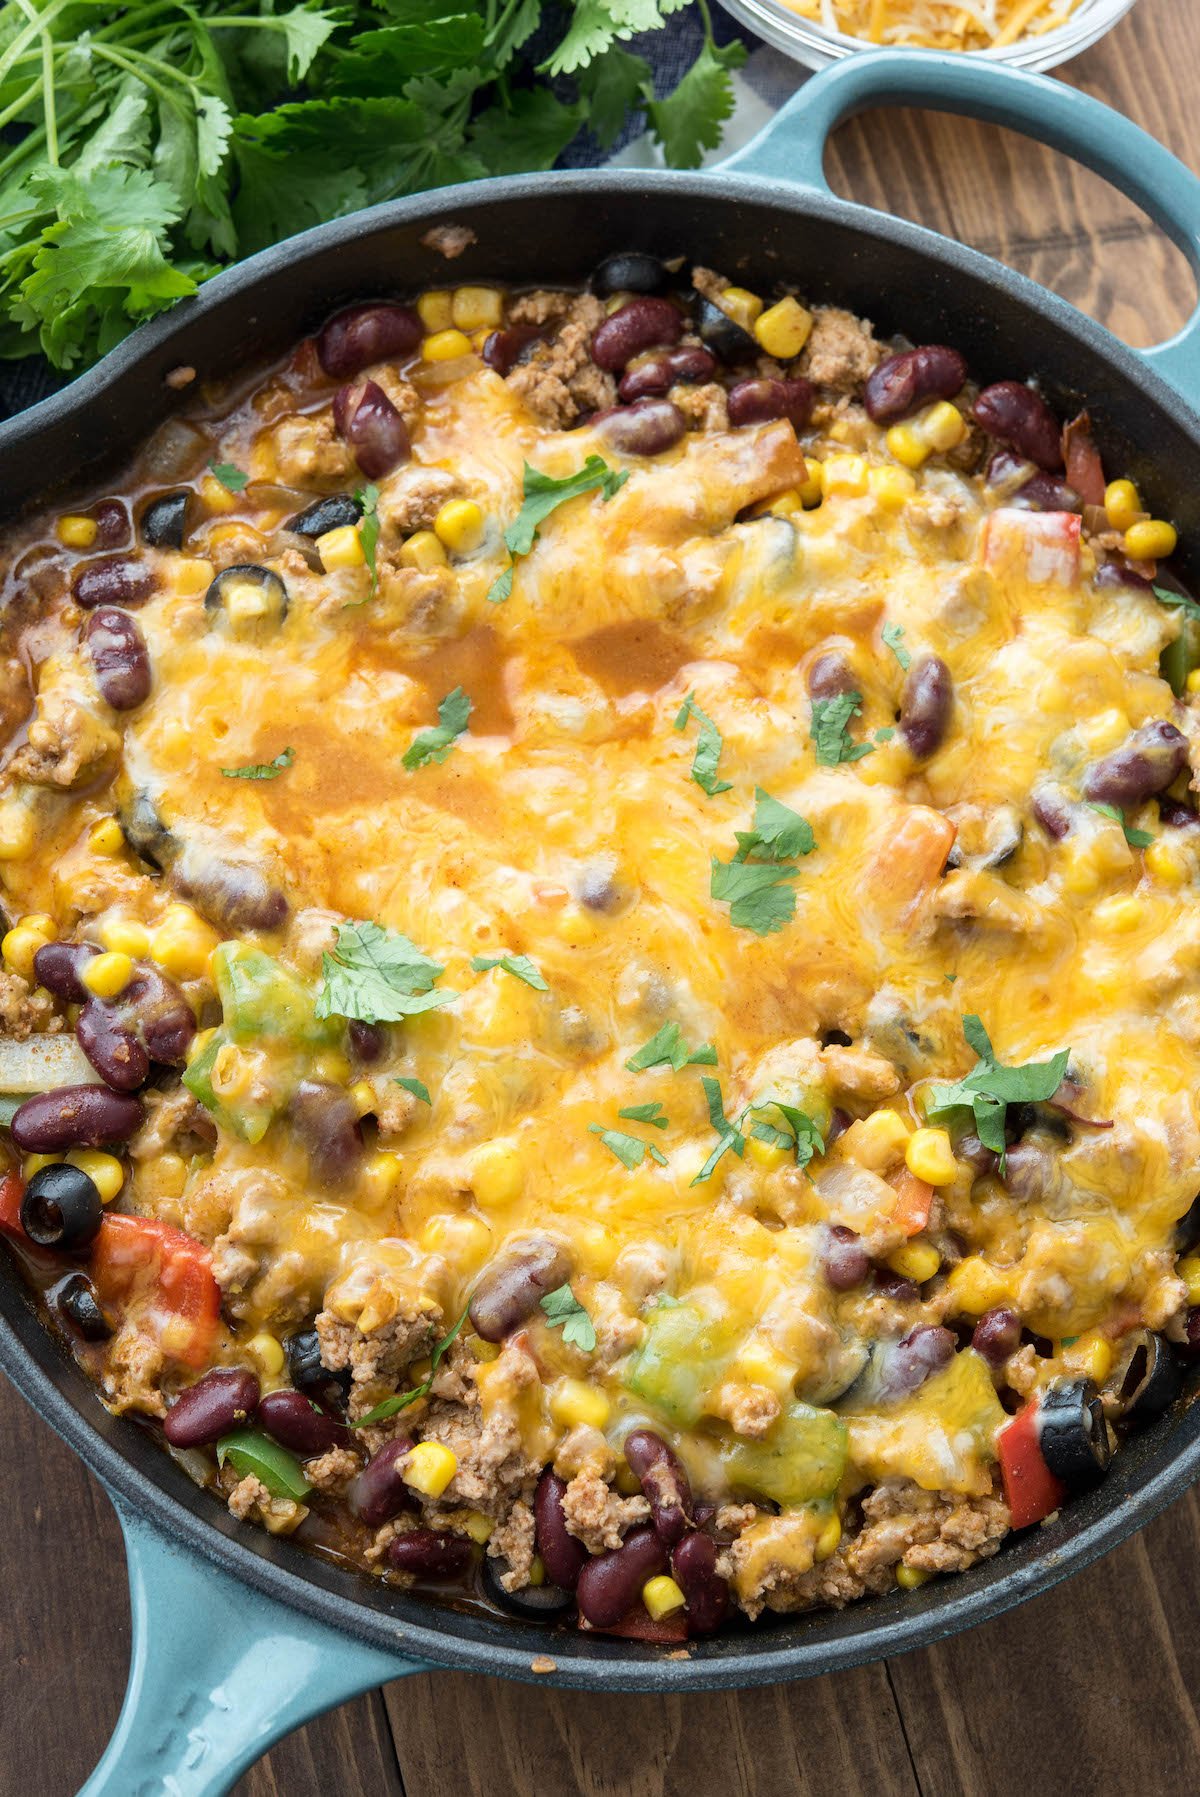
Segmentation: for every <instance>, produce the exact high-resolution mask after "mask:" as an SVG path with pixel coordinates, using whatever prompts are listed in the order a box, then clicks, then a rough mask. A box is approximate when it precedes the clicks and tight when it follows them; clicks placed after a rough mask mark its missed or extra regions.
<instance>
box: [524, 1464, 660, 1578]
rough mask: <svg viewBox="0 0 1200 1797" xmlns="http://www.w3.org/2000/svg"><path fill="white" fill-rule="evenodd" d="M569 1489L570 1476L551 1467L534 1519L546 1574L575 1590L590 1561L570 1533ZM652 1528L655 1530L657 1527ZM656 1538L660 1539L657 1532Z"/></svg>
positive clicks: (537, 1498)
mask: <svg viewBox="0 0 1200 1797" xmlns="http://www.w3.org/2000/svg"><path fill="white" fill-rule="evenodd" d="M566 1489H567V1482H566V1480H565V1479H560V1478H559V1476H558V1474H557V1473H555V1472H551V1470H550V1468H549V1467H547V1468H546V1470H545V1472H544V1473H543V1474H542V1476H541V1478H540V1479H539V1480H538V1482H537V1490H536V1491H535V1492H534V1496H533V1521H534V1533H535V1538H536V1541H537V1551H538V1553H539V1555H540V1556H541V1561H542V1565H543V1566H544V1567H545V1568H546V1577H547V1578H548V1579H549V1580H550V1582H551V1584H552V1585H561V1586H562V1589H563V1590H564V1591H574V1589H575V1587H576V1585H577V1584H578V1583H579V1575H580V1573H581V1572H582V1570H583V1568H584V1566H585V1565H586V1564H587V1559H588V1553H587V1549H586V1548H585V1547H584V1545H583V1543H582V1542H581V1541H576V1539H575V1537H574V1535H570V1534H568V1533H567V1519H566V1517H565V1516H564V1515H563V1496H564V1494H565V1492H566ZM648 1532H649V1533H650V1534H653V1530H650V1531H648ZM654 1538H655V1540H657V1539H658V1537H657V1536H655V1537H654Z"/></svg>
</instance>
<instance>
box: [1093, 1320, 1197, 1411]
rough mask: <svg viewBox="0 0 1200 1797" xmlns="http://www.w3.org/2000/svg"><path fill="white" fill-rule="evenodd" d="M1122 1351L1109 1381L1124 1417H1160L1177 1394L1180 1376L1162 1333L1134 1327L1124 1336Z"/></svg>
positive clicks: (1180, 1382) (1180, 1380)
mask: <svg viewBox="0 0 1200 1797" xmlns="http://www.w3.org/2000/svg"><path fill="white" fill-rule="evenodd" d="M1122 1347H1123V1348H1124V1350H1125V1352H1124V1354H1123V1356H1122V1360H1121V1365H1120V1368H1119V1370H1118V1372H1117V1373H1116V1375H1115V1377H1114V1378H1113V1379H1111V1380H1110V1381H1109V1383H1110V1386H1111V1388H1112V1389H1113V1390H1114V1391H1115V1392H1116V1395H1117V1398H1118V1399H1119V1401H1120V1404H1121V1408H1122V1411H1123V1413H1124V1415H1126V1416H1135V1415H1136V1416H1137V1417H1139V1418H1147V1419H1148V1418H1150V1417H1152V1416H1160V1415H1161V1414H1162V1412H1163V1411H1164V1410H1166V1409H1168V1408H1169V1407H1170V1405H1172V1404H1173V1403H1174V1402H1175V1399H1176V1398H1177V1397H1178V1396H1179V1390H1180V1386H1181V1384H1182V1382H1183V1381H1182V1375H1181V1373H1180V1371H1179V1367H1178V1365H1177V1363H1176V1361H1175V1357H1174V1355H1173V1354H1172V1353H1171V1350H1170V1348H1169V1347H1168V1346H1167V1344H1166V1342H1165V1341H1164V1340H1163V1338H1162V1336H1161V1335H1155V1334H1154V1332H1153V1331H1152V1330H1150V1329H1136V1330H1134V1332H1133V1333H1132V1334H1131V1335H1127V1336H1126V1337H1125V1340H1124V1342H1123V1343H1122Z"/></svg>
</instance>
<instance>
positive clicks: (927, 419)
mask: <svg viewBox="0 0 1200 1797" xmlns="http://www.w3.org/2000/svg"><path fill="white" fill-rule="evenodd" d="M913 428H914V429H915V430H916V433H917V435H918V436H919V437H920V439H921V441H922V442H923V443H928V445H929V447H930V449H935V450H937V451H938V452H939V453H941V454H944V453H945V451H946V450H948V449H957V447H958V445H959V444H960V443H961V442H962V440H963V438H964V437H965V436H966V434H967V421H966V419H965V418H964V417H963V415H962V413H961V412H960V411H959V409H958V407H957V406H954V405H951V403H950V401H949V400H948V399H939V400H938V402H937V404H936V405H932V406H929V407H927V409H926V410H925V411H924V412H921V413H919V414H918V416H917V417H916V418H915V419H914V421H913Z"/></svg>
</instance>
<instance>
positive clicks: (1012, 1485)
mask: <svg viewBox="0 0 1200 1797" xmlns="http://www.w3.org/2000/svg"><path fill="white" fill-rule="evenodd" d="M996 1446H997V1449H998V1450H999V1454H1000V1472H1001V1476H1002V1477H1003V1480H1004V1496H1005V1498H1006V1499H1007V1502H1008V1508H1009V1514H1010V1515H1011V1517H1012V1526H1013V1528H1014V1529H1027V1528H1028V1527H1029V1526H1030V1524H1031V1523H1035V1522H1041V1520H1042V1518H1043V1517H1044V1516H1049V1515H1050V1513H1051V1512H1052V1511H1054V1510H1057V1509H1058V1507H1059V1505H1060V1504H1061V1503H1062V1501H1063V1499H1064V1498H1065V1497H1066V1495H1067V1488H1066V1486H1065V1485H1064V1484H1063V1482H1062V1480H1061V1479H1056V1478H1055V1476H1054V1474H1053V1473H1052V1472H1051V1471H1050V1468H1049V1467H1048V1466H1047V1465H1046V1462H1045V1460H1044V1459H1043V1458H1042V1446H1041V1441H1040V1440H1039V1436H1038V1405H1037V1400H1036V1398H1035V1399H1034V1401H1033V1402H1032V1403H1031V1404H1026V1406H1025V1408H1024V1410H1019V1411H1018V1412H1017V1414H1016V1416H1014V1417H1013V1419H1012V1421H1011V1422H1010V1423H1005V1425H1004V1427H1003V1429H1001V1431H1000V1433H999V1435H998V1436H997V1438H996Z"/></svg>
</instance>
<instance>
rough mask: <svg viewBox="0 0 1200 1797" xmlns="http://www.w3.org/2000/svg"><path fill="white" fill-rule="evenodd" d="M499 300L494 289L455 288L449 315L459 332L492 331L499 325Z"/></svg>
mask: <svg viewBox="0 0 1200 1797" xmlns="http://www.w3.org/2000/svg"><path fill="white" fill-rule="evenodd" d="M501 303H502V302H501V299H500V292H499V289H498V288H496V287H456V288H455V290H454V298H453V299H452V300H451V302H450V314H451V318H452V320H453V322H454V323H455V324H456V325H457V326H458V329H459V330H460V331H488V330H490V331H494V330H495V329H496V326H497V325H498V324H499V323H500V309H501Z"/></svg>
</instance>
